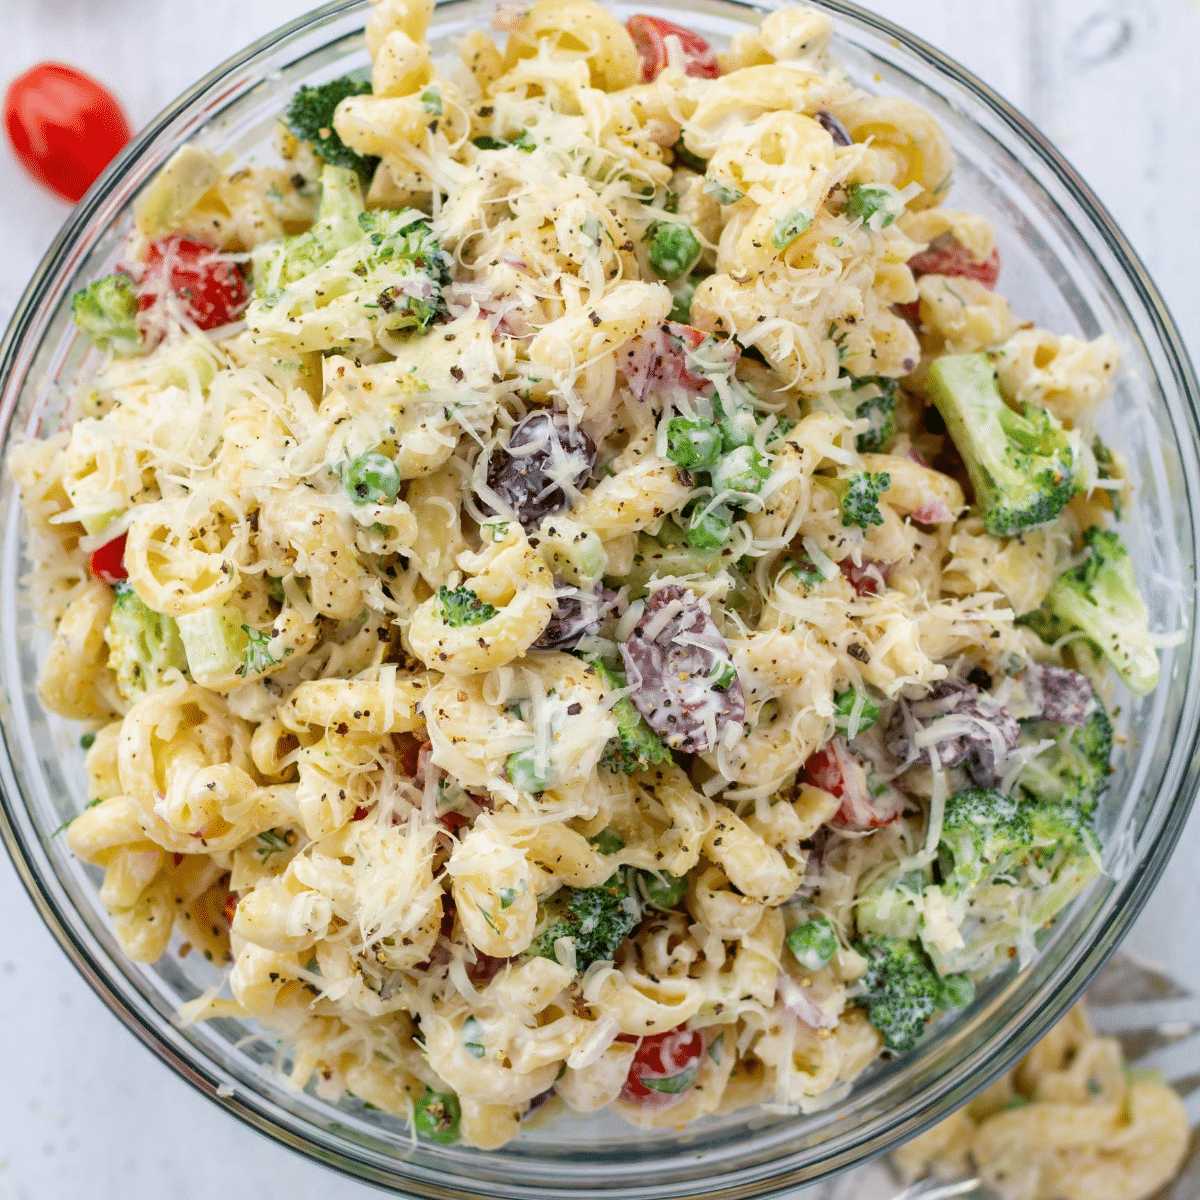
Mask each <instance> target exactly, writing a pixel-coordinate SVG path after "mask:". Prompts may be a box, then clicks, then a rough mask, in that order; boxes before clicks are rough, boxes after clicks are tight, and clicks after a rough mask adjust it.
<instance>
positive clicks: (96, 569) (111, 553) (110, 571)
mask: <svg viewBox="0 0 1200 1200" xmlns="http://www.w3.org/2000/svg"><path fill="white" fill-rule="evenodd" d="M125 537H126V535H125V534H121V536H120V537H115V538H113V540H112V541H111V542H105V543H104V545H103V546H101V547H100V548H99V549H98V550H93V551H92V559H91V562H90V563H89V564H88V569H89V571H91V574H92V578H93V579H103V580H104V582H105V583H107V584H109V585H112V584H114V583H120V582H121V580H122V579H128V578H129V573H128V572H127V571H126V570H125Z"/></svg>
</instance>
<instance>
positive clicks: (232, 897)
mask: <svg viewBox="0 0 1200 1200" xmlns="http://www.w3.org/2000/svg"><path fill="white" fill-rule="evenodd" d="M238 898H239V897H238V894H237V892H229V893H228V894H227V895H226V897H225V905H224V912H225V924H226V925H232V924H233V914H234V913H235V912H237V906H238Z"/></svg>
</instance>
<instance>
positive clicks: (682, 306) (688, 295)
mask: <svg viewBox="0 0 1200 1200" xmlns="http://www.w3.org/2000/svg"><path fill="white" fill-rule="evenodd" d="M695 295H696V281H695V280H694V279H685V280H683V281H682V282H681V283H677V284H676V285H675V288H674V291H673V293H672V300H671V311H670V312H669V313H667V320H668V321H678V322H680V323H681V324H683V325H690V324H691V323H692V298H693V297H694V296H695Z"/></svg>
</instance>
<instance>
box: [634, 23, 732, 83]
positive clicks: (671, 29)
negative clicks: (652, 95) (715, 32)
mask: <svg viewBox="0 0 1200 1200" xmlns="http://www.w3.org/2000/svg"><path fill="white" fill-rule="evenodd" d="M625 28H626V29H628V30H629V36H630V37H631V38H633V44H634V45H635V46H636V47H637V52H638V53H639V54H640V55H641V56H642V79H643V80H644V81H645V82H646V83H649V82H650V80H652V79H653V78H654V77H655V76H656V75H657V74H658V73H659V71H661V70H662V69H663V67H665V66H666V65H667V41H666V39H667V38H668V37H672V36H673V37H677V38H678V39H679V45H680V46H681V47H682V48H683V70H684V74H686V75H694V76H695V77H696V78H697V79H716V77H717V76H718V75H720V74H721V66H720V64H719V63H718V62H717V56H716V54H715V53H714V52H713V48H712V47H711V46H710V45H709V44H708V42H706V41H705V40H704V38H702V37H701V36H700V35H699V34H698V33H693V32H692V30H690V29H685V28H684V27H683V26H682V25H676V24H675V23H674V22H673V21H664V20H663V19H662V18H661V17H649V16H647V15H646V14H645V13H638V14H636V15H635V16H632V17H630V18H629V20H628V21H626V22H625Z"/></svg>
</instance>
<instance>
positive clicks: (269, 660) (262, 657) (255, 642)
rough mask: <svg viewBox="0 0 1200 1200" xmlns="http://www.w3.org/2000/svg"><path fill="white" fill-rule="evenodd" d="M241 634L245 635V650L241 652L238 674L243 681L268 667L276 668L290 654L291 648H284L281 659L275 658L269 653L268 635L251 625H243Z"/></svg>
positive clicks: (259, 673)
mask: <svg viewBox="0 0 1200 1200" xmlns="http://www.w3.org/2000/svg"><path fill="white" fill-rule="evenodd" d="M242 632H243V633H244V634H245V635H246V649H245V650H243V651H242V665H241V668H240V669H239V670H238V674H239V675H240V676H241V677H242V678H243V679H248V678H249V677H250V676H251V675H261V674H262V673H263V672H264V671H265V670H266V669H267V668H268V667H277V666H278V665H279V664H280V663H281V662H283V659H284V658H286V657H287V656H288V655H289V654H291V652H292V648H291V646H285V647H284V649H283V657H282V658H276V657H275V655H274V654H272V653H271V635H270V634H269V633H263V631H262V630H261V629H255V628H254V626H253V625H243V626H242Z"/></svg>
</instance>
